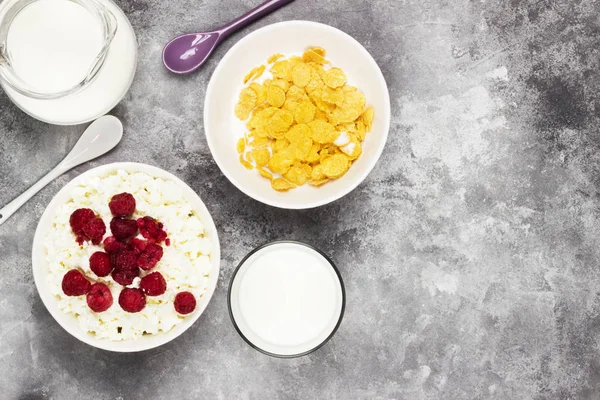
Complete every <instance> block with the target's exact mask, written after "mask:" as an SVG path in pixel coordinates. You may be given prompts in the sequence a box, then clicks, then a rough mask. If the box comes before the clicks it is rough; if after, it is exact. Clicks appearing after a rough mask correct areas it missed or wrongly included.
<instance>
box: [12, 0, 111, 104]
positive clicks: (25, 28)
mask: <svg viewBox="0 0 600 400" xmlns="http://www.w3.org/2000/svg"><path fill="white" fill-rule="evenodd" d="M116 31H117V21H116V18H115V16H114V15H113V14H112V13H111V12H110V11H109V10H108V9H107V8H106V7H105V6H104V5H103V4H102V3H100V2H99V1H97V0H73V1H65V0H8V1H7V3H6V5H4V6H3V7H2V9H1V10H0V79H2V80H3V82H4V83H6V84H7V85H8V86H10V87H11V88H13V89H14V90H16V91H17V92H19V93H21V94H23V95H25V96H29V97H33V98H36V99H56V98H60V97H63V96H67V95H70V94H73V93H76V92H78V91H80V90H83V89H84V88H85V87H86V86H87V85H89V84H90V83H91V82H92V81H93V80H94V78H95V77H96V76H97V74H98V72H99V71H100V69H101V68H102V65H103V64H104V60H105V59H106V54H107V52H108V50H109V48H110V44H111V42H112V40H113V38H114V36H115V34H116Z"/></svg>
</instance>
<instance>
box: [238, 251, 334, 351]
mask: <svg viewBox="0 0 600 400" xmlns="http://www.w3.org/2000/svg"><path fill="white" fill-rule="evenodd" d="M286 243H287V244H297V245H301V246H304V247H307V248H309V249H311V250H314V251H316V252H317V253H319V254H320V255H321V256H323V257H324V258H325V260H326V261H327V263H328V264H329V265H330V266H331V268H332V269H333V271H334V272H335V274H336V276H337V278H338V280H339V282H340V287H341V289H342V307H341V309H340V316H339V317H338V320H337V322H336V324H335V326H334V327H333V329H332V330H331V333H329V335H327V337H326V338H325V339H323V341H322V342H321V343H319V344H318V345H316V346H315V347H313V348H311V349H309V350H306V351H303V352H302V353H297V354H277V353H273V352H270V351H267V350H264V349H262V348H261V347H259V346H258V345H256V344H254V343H253V342H252V341H251V340H250V339H248V338H247V337H246V335H244V333H243V332H242V330H241V329H240V327H239V326H238V324H237V322H236V320H235V317H234V315H233V308H232V307H231V296H232V292H233V282H234V281H235V278H236V277H237V274H238V272H239V270H240V269H241V267H242V266H243V265H244V263H245V262H246V261H247V260H248V259H249V258H250V257H251V256H252V255H253V254H255V253H256V252H258V251H260V250H262V249H264V248H266V247H269V246H273V245H277V244H286ZM227 309H228V311H229V318H230V319H231V323H232V324H233V327H234V328H235V330H236V331H237V333H238V334H239V335H240V336H241V337H242V339H244V341H245V342H246V343H248V345H250V347H252V348H253V349H254V350H257V351H259V352H261V353H263V354H266V355H267V356H271V357H275V358H297V357H302V356H305V355H308V354H311V353H314V352H315V351H317V350H319V349H320V348H321V347H323V346H325V345H326V344H327V342H329V341H330V340H331V338H332V337H333V336H335V334H336V333H337V331H338V328H339V327H340V325H341V324H342V320H343V319H344V314H345V311H346V288H345V286H344V280H343V279H342V274H341V273H340V270H339V269H338V267H337V265H335V262H333V260H332V259H331V258H330V257H329V256H328V255H327V254H326V253H325V252H323V251H322V250H320V249H318V248H317V247H315V246H313V245H311V244H308V243H304V242H301V241H298V240H275V241H272V242H268V243H265V244H263V245H260V246H257V247H255V248H254V249H253V250H251V251H250V252H249V253H248V254H246V255H245V256H244V258H242V260H241V261H240V262H239V264H238V265H237V267H235V270H234V271H233V274H232V275H231V279H230V280H229V288H228V289H227Z"/></svg>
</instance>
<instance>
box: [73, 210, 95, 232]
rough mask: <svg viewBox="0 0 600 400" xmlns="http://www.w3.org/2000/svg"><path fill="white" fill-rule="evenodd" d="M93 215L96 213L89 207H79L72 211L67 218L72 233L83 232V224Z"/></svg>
mask: <svg viewBox="0 0 600 400" xmlns="http://www.w3.org/2000/svg"><path fill="white" fill-rule="evenodd" d="M95 216H96V214H95V213H94V211H92V210H90V209H89V208H80V209H78V210H75V211H73V214H71V217H70V218H69V224H70V225H71V229H72V230H73V233H75V234H76V235H81V234H82V233H83V226H84V225H85V224H86V223H87V222H88V221H89V220H90V219H92V218H94V217H95Z"/></svg>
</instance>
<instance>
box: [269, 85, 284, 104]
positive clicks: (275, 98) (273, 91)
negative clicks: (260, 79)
mask: <svg viewBox="0 0 600 400" xmlns="http://www.w3.org/2000/svg"><path fill="white" fill-rule="evenodd" d="M267 102H268V103H269V104H270V105H271V106H273V107H281V106H282V105H283V103H285V92H284V91H283V89H281V88H280V87H279V86H275V85H271V86H269V88H268V89H267Z"/></svg>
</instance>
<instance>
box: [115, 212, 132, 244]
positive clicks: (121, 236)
mask: <svg viewBox="0 0 600 400" xmlns="http://www.w3.org/2000/svg"><path fill="white" fill-rule="evenodd" d="M110 231H111V232H112V234H113V236H114V237H115V238H116V239H117V240H120V241H123V242H125V241H127V240H129V239H130V238H132V237H134V236H136V235H137V233H138V227H137V224H136V222H135V220H133V219H123V218H119V217H114V218H113V219H112V220H111V221H110Z"/></svg>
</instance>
